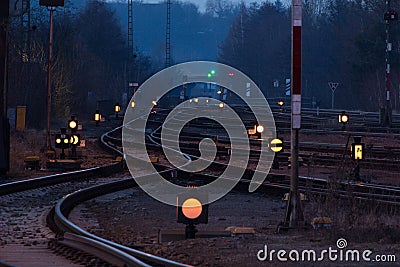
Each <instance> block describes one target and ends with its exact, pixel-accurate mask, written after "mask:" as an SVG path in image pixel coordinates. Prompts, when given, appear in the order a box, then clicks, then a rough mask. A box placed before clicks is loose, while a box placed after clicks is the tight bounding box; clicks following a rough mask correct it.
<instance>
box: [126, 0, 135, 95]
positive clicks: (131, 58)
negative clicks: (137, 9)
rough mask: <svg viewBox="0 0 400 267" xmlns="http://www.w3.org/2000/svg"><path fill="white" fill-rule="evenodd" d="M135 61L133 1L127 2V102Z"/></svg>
mask: <svg viewBox="0 0 400 267" xmlns="http://www.w3.org/2000/svg"><path fill="white" fill-rule="evenodd" d="M134 60H135V51H134V47H133V0H128V62H127V65H128V66H127V83H126V87H127V89H126V94H127V98H128V100H129V99H130V98H131V96H130V92H129V90H130V87H133V86H131V85H132V83H133V81H132V79H133V62H134Z"/></svg>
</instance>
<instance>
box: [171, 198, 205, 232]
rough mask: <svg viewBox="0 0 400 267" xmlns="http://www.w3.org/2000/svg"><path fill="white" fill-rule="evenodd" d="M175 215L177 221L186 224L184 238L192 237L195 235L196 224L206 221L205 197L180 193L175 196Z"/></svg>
mask: <svg viewBox="0 0 400 267" xmlns="http://www.w3.org/2000/svg"><path fill="white" fill-rule="evenodd" d="M176 200H177V203H176V204H177V210H176V217H177V222H178V223H184V224H186V228H185V238H186V239H189V238H191V239H193V238H195V237H196V233H197V229H196V226H195V225H196V224H199V223H208V205H207V204H203V203H206V202H207V201H206V200H207V199H206V198H204V197H199V196H197V195H196V194H193V195H188V194H181V195H178V196H177V199H176Z"/></svg>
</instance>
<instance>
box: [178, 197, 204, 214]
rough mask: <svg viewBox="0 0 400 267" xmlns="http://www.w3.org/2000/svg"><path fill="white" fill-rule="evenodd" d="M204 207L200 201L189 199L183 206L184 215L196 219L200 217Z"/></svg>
mask: <svg viewBox="0 0 400 267" xmlns="http://www.w3.org/2000/svg"><path fill="white" fill-rule="evenodd" d="M202 210H203V206H202V205H201V202H200V201H199V200H198V199H195V198H188V199H186V200H185V201H184V202H183V204H182V213H183V215H185V216H186V218H189V219H196V218H197V217H199V216H200V214H201V212H202Z"/></svg>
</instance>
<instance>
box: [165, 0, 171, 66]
mask: <svg viewBox="0 0 400 267" xmlns="http://www.w3.org/2000/svg"><path fill="white" fill-rule="evenodd" d="M169 66H171V0H167V33H166V38H165V67H166V68H168V67H169Z"/></svg>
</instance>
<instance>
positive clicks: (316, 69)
mask: <svg viewBox="0 0 400 267" xmlns="http://www.w3.org/2000/svg"><path fill="white" fill-rule="evenodd" d="M393 8H394V9H395V10H399V4H398V3H395V6H393ZM385 11H386V7H385V2H384V1H378V0H305V1H303V27H302V30H303V38H302V40H303V43H302V45H303V47H302V53H303V65H302V66H303V73H302V88H303V95H304V96H305V97H310V98H311V97H313V96H314V97H316V98H317V99H318V103H320V105H321V107H326V108H328V107H330V106H331V90H330V88H329V86H328V83H329V82H338V83H339V86H338V88H337V90H336V91H335V107H337V108H351V109H363V110H374V111H377V109H378V108H379V107H380V106H382V105H383V103H384V101H385V97H386V94H385V68H386V64H385V49H386V44H385V40H386V34H385V20H384V18H383V15H384V12H385ZM398 32H399V22H398V21H391V22H390V34H391V38H390V41H391V43H392V51H391V52H390V62H391V75H392V77H391V88H392V89H391V90H392V98H391V99H392V101H391V103H392V106H393V107H394V108H397V109H399V107H400V103H398V102H399V101H398V100H399V70H400V62H399V52H400V43H399V34H398ZM290 60H291V9H290V7H285V6H284V5H283V4H282V2H280V1H279V0H277V1H275V2H274V3H269V2H266V3H264V4H263V5H257V4H252V5H250V6H245V5H244V4H242V5H241V6H240V12H239V15H238V16H237V18H236V20H235V21H234V23H233V24H232V26H231V28H230V31H229V34H228V37H227V38H226V39H225V41H224V42H223V43H222V45H221V47H220V53H219V61H221V62H223V63H227V64H230V65H232V66H234V67H237V68H238V69H240V70H242V71H243V72H245V73H247V74H248V75H249V76H250V77H251V78H253V79H254V80H255V81H256V82H257V83H258V84H259V86H260V88H262V89H263V90H264V93H265V94H266V95H267V96H269V95H270V96H277V95H278V96H284V90H283V89H282V88H283V87H284V86H285V85H284V83H285V79H286V78H290ZM275 80H278V81H280V87H279V88H275V87H274V86H273V82H274V81H275Z"/></svg>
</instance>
